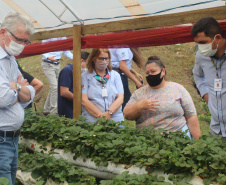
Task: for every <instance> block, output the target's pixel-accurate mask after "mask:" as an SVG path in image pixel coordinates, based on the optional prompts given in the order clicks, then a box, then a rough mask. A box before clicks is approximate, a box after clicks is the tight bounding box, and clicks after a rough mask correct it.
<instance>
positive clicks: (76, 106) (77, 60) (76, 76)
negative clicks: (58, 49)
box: [73, 25, 82, 119]
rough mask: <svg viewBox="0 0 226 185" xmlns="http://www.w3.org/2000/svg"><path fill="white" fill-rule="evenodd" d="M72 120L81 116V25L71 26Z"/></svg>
mask: <svg viewBox="0 0 226 185" xmlns="http://www.w3.org/2000/svg"><path fill="white" fill-rule="evenodd" d="M73 94H74V97H73V118H75V119H78V117H79V115H81V110H82V109H81V98H82V95H81V25H74V26H73Z"/></svg>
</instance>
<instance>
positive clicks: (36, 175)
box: [31, 170, 42, 179]
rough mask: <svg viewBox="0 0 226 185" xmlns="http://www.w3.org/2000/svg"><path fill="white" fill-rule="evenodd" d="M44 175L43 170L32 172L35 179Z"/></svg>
mask: <svg viewBox="0 0 226 185" xmlns="http://www.w3.org/2000/svg"><path fill="white" fill-rule="evenodd" d="M41 176H42V172H41V171H38V170H34V171H33V172H32V173H31V177H32V178H33V179H37V178H39V177H41Z"/></svg>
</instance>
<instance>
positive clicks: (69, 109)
mask: <svg viewBox="0 0 226 185" xmlns="http://www.w3.org/2000/svg"><path fill="white" fill-rule="evenodd" d="M88 56H89V53H88V52H85V51H82V52H81V66H83V65H82V63H83V62H85V61H86V59H87V58H88ZM58 114H59V116H65V117H66V118H73V66H72V64H68V65H67V66H65V67H64V68H63V69H62V70H61V72H60V74H59V79H58Z"/></svg>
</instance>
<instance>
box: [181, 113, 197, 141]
mask: <svg viewBox="0 0 226 185" xmlns="http://www.w3.org/2000/svg"><path fill="white" fill-rule="evenodd" d="M185 117H186V116H185ZM186 120H187V125H188V128H189V130H190V133H191V135H192V136H193V137H194V138H195V139H199V137H200V136H201V131H200V126H199V121H198V117H197V116H196V115H195V116H187V117H186Z"/></svg>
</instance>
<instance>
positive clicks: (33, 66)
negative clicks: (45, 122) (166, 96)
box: [19, 43, 208, 128]
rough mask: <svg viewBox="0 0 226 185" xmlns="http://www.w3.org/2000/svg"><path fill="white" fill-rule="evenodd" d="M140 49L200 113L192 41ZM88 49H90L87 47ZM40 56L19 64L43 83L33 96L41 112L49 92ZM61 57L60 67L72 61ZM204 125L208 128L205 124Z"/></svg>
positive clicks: (132, 85) (138, 69)
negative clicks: (179, 86) (155, 59)
mask: <svg viewBox="0 0 226 185" xmlns="http://www.w3.org/2000/svg"><path fill="white" fill-rule="evenodd" d="M141 50H142V53H143V57H144V58H145V61H146V60H147V58H148V57H149V56H153V55H156V56H158V57H159V58H160V59H161V60H162V61H163V62H164V64H165V66H166V71H167V79H168V80H169V81H173V82H177V83H180V84H182V85H183V86H184V87H185V88H186V89H187V90H188V91H189V93H190V94H191V96H192V98H193V101H194V103H195V106H196V109H197V112H198V114H201V113H202V112H203V109H202V107H201V106H200V104H199V102H200V100H201V98H200V96H199V95H198V93H197V90H196V89H195V88H194V85H193V80H192V79H193V78H192V68H193V66H194V61H195V52H194V43H187V44H180V45H168V46H158V47H145V48H141ZM88 51H91V50H90V49H89V50H88ZM41 58H42V55H39V56H33V57H28V58H24V59H20V60H19V63H20V65H21V66H22V67H23V69H24V70H25V71H26V72H29V73H30V74H31V75H33V76H34V77H36V78H38V79H39V80H41V81H42V82H43V83H44V87H43V90H42V91H41V92H40V93H39V94H38V95H37V96H36V97H35V102H36V106H37V109H38V112H40V113H41V112H43V106H44V103H45V99H46V97H47V95H48V92H49V84H48V81H47V79H46V78H45V75H44V74H43V72H42V69H41V62H42V60H41ZM62 59H63V62H61V68H63V67H64V66H66V65H67V64H68V63H72V61H71V60H70V59H68V58H67V57H65V56H63V57H62ZM133 68H134V69H135V70H136V71H137V72H139V73H140V74H142V75H143V77H144V84H146V80H145V72H144V69H140V68H138V67H137V66H136V65H135V64H134V65H133ZM129 86H130V90H131V93H132V92H134V90H136V87H135V85H134V83H132V82H131V81H130V82H129ZM129 124H134V122H129ZM205 127H206V128H208V126H207V125H206V126H205Z"/></svg>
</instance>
